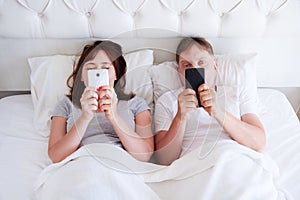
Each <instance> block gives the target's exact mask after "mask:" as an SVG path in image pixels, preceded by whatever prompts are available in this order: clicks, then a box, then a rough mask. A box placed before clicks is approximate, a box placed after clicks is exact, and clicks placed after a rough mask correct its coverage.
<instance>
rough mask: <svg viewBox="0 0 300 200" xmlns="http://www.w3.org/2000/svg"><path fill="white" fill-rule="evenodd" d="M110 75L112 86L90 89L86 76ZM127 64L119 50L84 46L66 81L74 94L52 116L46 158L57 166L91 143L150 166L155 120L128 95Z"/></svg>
mask: <svg viewBox="0 0 300 200" xmlns="http://www.w3.org/2000/svg"><path fill="white" fill-rule="evenodd" d="M96 68H102V69H106V70H108V74H109V85H106V86H102V87H100V88H91V87H88V85H87V71H88V70H91V69H96ZM125 73H126V61H125V60H124V57H123V56H122V49H121V46H120V45H118V44H116V43H113V42H111V41H96V42H94V43H93V44H92V45H87V46H85V47H84V49H83V52H82V54H81V57H80V58H79V61H78V64H77V65H76V67H75V69H74V71H73V73H72V74H71V76H70V77H69V78H68V81H67V83H68V86H69V88H70V93H69V95H67V96H66V97H64V98H63V99H62V100H61V101H60V102H59V103H58V104H57V106H56V108H55V109H54V111H53V114H52V121H51V132H50V137H49V143H48V154H49V157H50V158H51V160H52V161H53V162H59V161H61V160H63V159H64V158H66V157H67V156H69V155H70V154H72V153H73V152H74V151H76V150H77V149H78V148H79V147H80V146H82V145H85V144H88V143H95V142H100V143H111V144H114V145H117V146H120V147H122V148H124V149H125V150H126V151H128V153H129V154H131V155H132V156H133V157H134V158H136V159H137V160H140V161H149V159H150V157H151V155H152V153H153V149H154V144H153V137H152V130H151V117H150V112H149V107H148V106H147V104H146V102H145V101H144V100H143V99H142V98H139V97H136V96H134V95H133V94H132V93H131V94H125V93H124V86H125V78H124V75H125Z"/></svg>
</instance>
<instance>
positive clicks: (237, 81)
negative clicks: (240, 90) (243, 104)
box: [149, 53, 257, 102]
mask: <svg viewBox="0 0 300 200" xmlns="http://www.w3.org/2000/svg"><path fill="white" fill-rule="evenodd" d="M256 55H257V54H255V53H251V54H235V55H217V56H216V61H217V63H218V71H219V74H220V77H221V79H222V82H223V83H221V84H222V85H226V86H230V85H232V86H237V85H247V87H251V89H255V90H256V89H257V83H256V68H255V59H254V58H255V57H256ZM177 67H178V65H177V63H176V62H175V61H174V62H169V61H168V62H163V63H161V64H159V65H153V66H152V67H151V68H150V69H149V73H150V76H151V79H152V82H153V89H154V101H155V102H156V101H157V99H158V98H159V97H160V96H161V95H162V94H164V93H165V92H167V91H169V90H174V89H178V88H180V87H181V82H180V75H179V73H178V72H177Z"/></svg>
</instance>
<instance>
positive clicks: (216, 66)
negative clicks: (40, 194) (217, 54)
mask: <svg viewBox="0 0 300 200" xmlns="http://www.w3.org/2000/svg"><path fill="white" fill-rule="evenodd" d="M214 68H215V70H217V69H218V63H217V59H214Z"/></svg>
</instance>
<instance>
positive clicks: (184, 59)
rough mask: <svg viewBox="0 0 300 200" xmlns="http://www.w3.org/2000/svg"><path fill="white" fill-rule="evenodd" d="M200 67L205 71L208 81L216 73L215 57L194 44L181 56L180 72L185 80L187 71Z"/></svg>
mask: <svg viewBox="0 0 300 200" xmlns="http://www.w3.org/2000/svg"><path fill="white" fill-rule="evenodd" d="M198 67H199V68H204V69H205V77H206V79H209V77H210V76H213V75H214V74H215V73H216V63H215V60H214V57H213V55H211V54H209V53H208V51H206V50H205V49H204V48H203V47H201V46H198V45H195V44H193V45H192V46H191V47H190V48H188V49H186V50H185V51H183V52H182V53H181V54H180V55H179V62H178V72H179V73H180V75H181V77H182V78H184V77H185V69H187V68H198Z"/></svg>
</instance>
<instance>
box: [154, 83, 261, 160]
mask: <svg viewBox="0 0 300 200" xmlns="http://www.w3.org/2000/svg"><path fill="white" fill-rule="evenodd" d="M183 89H184V88H180V89H178V90H175V91H169V92H167V93H165V94H163V95H162V96H161V97H160V98H159V99H158V101H157V103H156V105H155V115H154V119H155V132H158V131H167V130H169V127H170V126H171V123H172V121H173V119H174V117H175V115H176V113H177V109H178V107H177V106H178V105H177V104H178V101H177V99H178V95H179V94H180V93H181V92H182V91H183ZM217 100H218V103H219V104H220V105H221V106H222V107H223V108H225V110H226V111H227V112H229V113H231V114H232V115H234V116H235V117H237V118H238V119H240V118H241V116H242V115H244V114H247V113H253V114H257V107H258V106H257V92H256V90H252V89H250V90H248V88H247V87H246V86H224V85H222V86H217ZM224 139H231V138H230V136H229V135H228V134H227V133H226V132H225V131H224V130H223V128H222V127H221V126H220V124H219V123H218V122H217V121H216V120H215V119H214V118H212V117H211V116H210V115H209V114H208V113H207V112H206V111H205V110H204V109H203V108H197V109H196V110H195V111H193V112H192V113H191V114H190V118H189V120H188V122H187V125H186V129H185V132H184V138H183V145H182V152H181V155H180V156H183V155H185V154H186V153H188V152H190V151H192V150H194V149H196V148H197V147H200V146H201V145H202V144H203V143H205V142H212V144H213V143H214V142H217V141H218V140H224Z"/></svg>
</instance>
